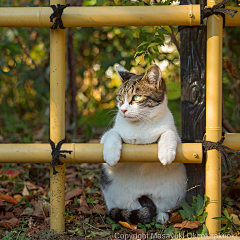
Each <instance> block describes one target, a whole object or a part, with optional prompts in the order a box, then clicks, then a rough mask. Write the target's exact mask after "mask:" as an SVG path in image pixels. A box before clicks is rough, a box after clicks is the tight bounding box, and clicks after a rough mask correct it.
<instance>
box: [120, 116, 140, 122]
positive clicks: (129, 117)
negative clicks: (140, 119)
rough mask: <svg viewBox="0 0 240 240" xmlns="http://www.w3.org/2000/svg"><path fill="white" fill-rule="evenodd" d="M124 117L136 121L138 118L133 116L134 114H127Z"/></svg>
mask: <svg viewBox="0 0 240 240" xmlns="http://www.w3.org/2000/svg"><path fill="white" fill-rule="evenodd" d="M123 117H124V118H125V119H127V120H130V121H136V120H137V118H136V117H132V116H126V115H124V116H123Z"/></svg>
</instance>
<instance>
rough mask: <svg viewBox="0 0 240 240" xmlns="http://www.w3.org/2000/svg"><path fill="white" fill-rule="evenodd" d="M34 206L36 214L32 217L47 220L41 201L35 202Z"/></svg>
mask: <svg viewBox="0 0 240 240" xmlns="http://www.w3.org/2000/svg"><path fill="white" fill-rule="evenodd" d="M33 206H34V212H33V214H32V215H33V216H35V217H42V218H45V214H44V211H43V203H42V202H41V201H34V202H33Z"/></svg>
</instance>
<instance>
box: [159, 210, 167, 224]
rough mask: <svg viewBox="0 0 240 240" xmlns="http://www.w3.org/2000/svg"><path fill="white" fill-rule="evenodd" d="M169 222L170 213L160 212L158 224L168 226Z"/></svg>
mask: <svg viewBox="0 0 240 240" xmlns="http://www.w3.org/2000/svg"><path fill="white" fill-rule="evenodd" d="M168 220H169V215H168V213H165V212H159V213H158V214H157V217H156V221H157V223H161V224H166V223H167V221H168Z"/></svg>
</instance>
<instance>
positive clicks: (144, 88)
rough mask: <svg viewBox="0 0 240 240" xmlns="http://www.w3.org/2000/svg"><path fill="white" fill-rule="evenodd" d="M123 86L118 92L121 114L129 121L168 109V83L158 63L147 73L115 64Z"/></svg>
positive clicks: (146, 117) (144, 118)
mask: <svg viewBox="0 0 240 240" xmlns="http://www.w3.org/2000/svg"><path fill="white" fill-rule="evenodd" d="M115 69H116V71H117V73H118V76H119V78H120V80H121V81H122V84H121V86H120V87H119V90H118V92H117V94H116V101H117V106H118V109H119V112H120V114H121V115H122V116H123V117H124V118H125V119H126V120H128V121H132V122H135V121H144V122H146V121H147V120H150V121H151V120H152V119H153V118H155V117H157V116H160V115H163V114H164V112H165V111H166V109H167V96H166V95H167V93H166V84H165V82H164V80H163V79H162V74H161V70H160V68H159V67H158V66H157V65H153V66H151V67H150V68H149V69H148V70H147V72H146V74H145V75H136V74H134V73H130V72H129V71H127V70H126V69H125V68H123V67H122V66H120V65H117V66H115Z"/></svg>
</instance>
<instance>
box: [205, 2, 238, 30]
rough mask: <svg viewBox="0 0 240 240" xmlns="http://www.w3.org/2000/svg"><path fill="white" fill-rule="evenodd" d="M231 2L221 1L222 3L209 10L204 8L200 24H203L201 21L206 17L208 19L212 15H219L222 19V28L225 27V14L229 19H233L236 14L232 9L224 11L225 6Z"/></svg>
mask: <svg viewBox="0 0 240 240" xmlns="http://www.w3.org/2000/svg"><path fill="white" fill-rule="evenodd" d="M231 1H232V0H223V1H222V2H220V3H218V4H216V5H214V6H213V7H211V8H205V9H203V10H202V12H201V16H202V19H201V22H202V23H203V19H204V18H206V17H210V16H212V15H213V14H216V15H221V16H222V17H223V28H224V27H225V14H227V15H229V16H230V17H231V18H233V17H234V15H235V14H236V13H237V12H238V11H237V10H234V9H226V8H225V4H226V3H228V2H231Z"/></svg>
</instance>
